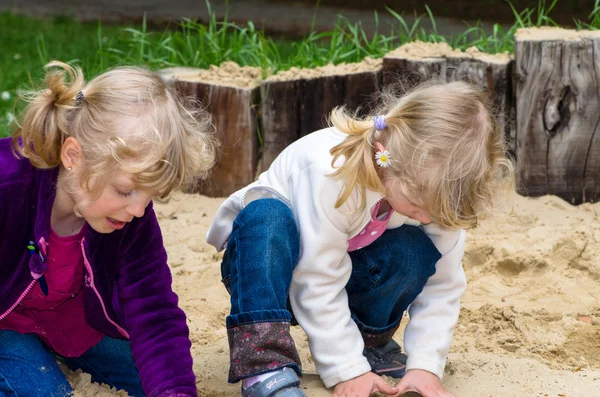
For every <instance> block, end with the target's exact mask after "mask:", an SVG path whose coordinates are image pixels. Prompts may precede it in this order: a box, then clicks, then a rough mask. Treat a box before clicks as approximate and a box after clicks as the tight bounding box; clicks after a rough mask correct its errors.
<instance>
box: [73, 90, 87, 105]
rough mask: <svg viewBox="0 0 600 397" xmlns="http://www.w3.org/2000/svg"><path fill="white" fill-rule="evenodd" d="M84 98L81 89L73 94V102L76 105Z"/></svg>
mask: <svg viewBox="0 0 600 397" xmlns="http://www.w3.org/2000/svg"><path fill="white" fill-rule="evenodd" d="M84 98H85V97H84V96H83V91H79V92H78V93H77V95H76V96H75V103H76V104H77V105H80V104H81V101H83V99H84Z"/></svg>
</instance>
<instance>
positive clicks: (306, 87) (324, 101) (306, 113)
mask: <svg viewBox="0 0 600 397" xmlns="http://www.w3.org/2000/svg"><path fill="white" fill-rule="evenodd" d="M380 81H381V61H380V60H373V59H365V61H363V62H361V63H357V64H341V65H336V66H333V65H328V66H324V67H319V68H315V69H298V68H292V69H290V70H288V71H285V72H280V73H278V74H277V75H275V76H271V77H270V78H268V79H266V80H265V81H263V83H262V86H261V93H262V98H263V100H262V128H261V132H262V138H263V144H264V146H263V156H262V163H261V166H260V169H261V170H263V171H264V170H266V169H267V168H268V167H269V166H270V165H271V163H272V162H273V160H274V159H275V158H276V157H277V156H278V155H279V153H281V151H282V150H283V149H285V147H287V146H288V145H289V144H291V143H292V142H294V141H295V140H297V139H299V138H301V137H302V136H304V135H307V134H310V133H311V132H314V131H316V130H319V129H321V128H325V127H327V125H328V118H329V114H330V113H331V111H332V110H333V108H335V107H336V106H341V105H346V107H347V108H348V109H349V110H350V111H358V114H359V115H365V114H368V113H369V112H370V110H371V109H372V107H373V106H374V102H375V98H376V93H377V92H378V91H379V87H380Z"/></svg>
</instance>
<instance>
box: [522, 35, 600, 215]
mask: <svg viewBox="0 0 600 397" xmlns="http://www.w3.org/2000/svg"><path fill="white" fill-rule="evenodd" d="M599 40H600V33H599V32H586V31H580V32H575V31H571V30H561V29H522V30H519V31H518V32H517V35H516V48H515V54H516V76H515V80H516V97H517V131H518V133H517V159H518V169H517V188H518V191H519V192H520V193H521V194H526V195H531V196H540V195H544V194H554V195H557V196H560V197H562V198H563V199H565V200H567V201H569V202H571V203H573V204H579V203H582V202H585V201H592V202H595V201H598V199H599V198H600V141H599V139H600V138H599V134H598V129H599V123H600V98H599V92H600V88H599V84H600V81H598V79H599V76H600V60H599V59H598V54H599V50H600V49H599V47H598V42H599Z"/></svg>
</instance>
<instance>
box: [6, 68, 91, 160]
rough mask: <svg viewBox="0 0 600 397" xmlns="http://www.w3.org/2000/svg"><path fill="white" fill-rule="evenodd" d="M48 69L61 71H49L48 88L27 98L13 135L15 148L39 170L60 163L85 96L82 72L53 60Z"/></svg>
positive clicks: (18, 154)
mask: <svg viewBox="0 0 600 397" xmlns="http://www.w3.org/2000/svg"><path fill="white" fill-rule="evenodd" d="M45 68H46V69H50V68H58V70H52V71H50V72H48V74H47V75H46V79H45V84H46V88H45V89H42V90H40V91H37V92H34V93H31V94H29V95H26V100H27V101H28V102H29V105H28V106H27V108H26V109H25V113H24V116H23V121H22V123H21V124H20V125H19V127H18V128H17V129H16V131H15V132H14V133H13V137H12V149H13V152H14V153H15V154H16V155H17V156H19V157H23V158H28V159H29V161H30V162H31V164H32V165H33V166H35V167H37V168H54V167H56V166H58V165H59V164H60V150H61V147H62V143H63V142H64V140H65V139H66V138H67V137H68V135H69V122H70V119H71V115H72V110H73V109H75V108H76V105H77V103H78V102H80V101H81V96H82V95H78V94H79V93H80V92H81V90H82V89H83V87H84V84H85V82H84V79H83V73H82V72H81V69H79V68H73V67H72V66H69V65H67V64H65V63H62V62H58V61H53V62H50V63H48V64H47V65H46V66H45ZM65 73H66V74H68V76H69V78H68V80H65Z"/></svg>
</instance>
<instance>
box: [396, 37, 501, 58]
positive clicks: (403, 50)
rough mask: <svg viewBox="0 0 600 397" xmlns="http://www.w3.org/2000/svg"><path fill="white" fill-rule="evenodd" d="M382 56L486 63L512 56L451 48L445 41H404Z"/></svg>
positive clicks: (471, 48)
mask: <svg viewBox="0 0 600 397" xmlns="http://www.w3.org/2000/svg"><path fill="white" fill-rule="evenodd" d="M384 58H401V59H411V60H426V59H428V58H459V59H477V60H480V61H483V62H487V63H498V64H506V63H508V62H509V61H510V60H511V59H512V58H513V56H512V54H510V53H508V51H505V52H500V53H496V54H487V53H485V52H481V51H479V50H478V49H477V47H469V48H467V49H466V50H465V51H461V50H457V49H453V48H452V47H450V46H449V45H448V44H447V43H425V42H422V41H414V42H410V43H406V44H404V45H402V46H400V47H398V48H396V49H395V50H392V51H390V52H388V53H387V54H386V55H385V57H384Z"/></svg>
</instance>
